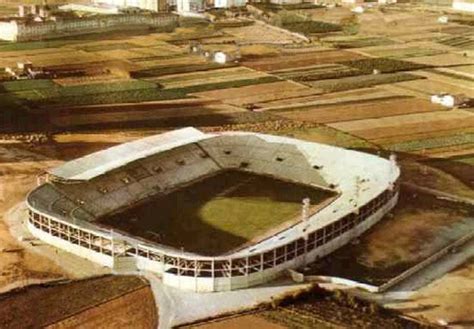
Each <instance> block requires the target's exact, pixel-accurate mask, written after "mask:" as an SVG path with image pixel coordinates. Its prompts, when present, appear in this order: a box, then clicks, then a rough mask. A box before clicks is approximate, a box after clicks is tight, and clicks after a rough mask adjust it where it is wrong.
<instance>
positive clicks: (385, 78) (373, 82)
mask: <svg viewBox="0 0 474 329" xmlns="http://www.w3.org/2000/svg"><path fill="white" fill-rule="evenodd" d="M416 79H420V77H419V76H416V75H413V74H408V73H388V74H370V75H360V76H355V77H347V78H341V79H328V80H320V81H314V82H311V81H309V82H306V83H307V84H309V85H311V86H312V87H314V88H318V89H322V90H324V91H325V92H336V91H344V90H351V89H358V88H367V87H372V86H377V85H381V84H388V83H395V82H402V81H409V80H416Z"/></svg>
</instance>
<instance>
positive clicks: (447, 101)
mask: <svg viewBox="0 0 474 329" xmlns="http://www.w3.org/2000/svg"><path fill="white" fill-rule="evenodd" d="M467 101H468V99H467V98H466V97H465V96H464V95H451V94H445V93H442V94H438V95H432V96H431V102H432V103H433V104H440V105H442V106H445V107H455V106H460V105H463V104H464V103H466V102H467Z"/></svg>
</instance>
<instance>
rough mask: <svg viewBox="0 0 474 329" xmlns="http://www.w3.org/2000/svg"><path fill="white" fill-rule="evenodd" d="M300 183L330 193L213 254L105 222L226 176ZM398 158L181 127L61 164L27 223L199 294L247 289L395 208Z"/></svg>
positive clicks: (35, 195) (31, 200)
mask: <svg viewBox="0 0 474 329" xmlns="http://www.w3.org/2000/svg"><path fill="white" fill-rule="evenodd" d="M229 170H233V171H239V172H246V173H252V174H258V175H264V176H267V177H274V178H278V179H280V180H283V181H286V182H292V183H296V184H303V185H305V186H310V187H314V188H317V189H320V190H324V191H328V192H330V193H332V194H333V195H334V197H332V198H331V199H330V200H329V201H328V202H326V203H325V204H324V206H323V207H319V208H318V209H317V211H314V212H311V213H310V214H309V215H308V216H307V217H305V216H301V218H299V219H298V220H297V221H296V222H294V223H292V225H290V226H287V227H285V229H284V230H280V231H275V230H271V234H268V235H267V236H265V237H264V238H262V239H260V240H258V241H256V242H255V243H252V244H246V245H245V246H243V247H241V248H237V249H235V250H232V252H228V253H223V254H219V255H215V256H205V255H202V254H200V253H196V252H192V251H189V250H183V249H180V248H176V247H173V246H170V245H166V244H162V243H159V242H157V241H152V240H150V239H144V238H143V237H138V236H136V235H133V234H130V233H127V232H126V231H123V230H116V229H114V228H113V227H110V226H107V225H103V224H102V221H103V219H104V218H109V217H110V216H117V215H118V218H120V215H121V214H122V213H123V211H125V210H127V209H130V208H133V207H136V206H137V205H140V204H144V203H146V202H149V201H150V200H152V199H153V198H157V197H160V196H163V195H169V194H170V193H172V192H173V191H176V190H180V189H186V188H188V187H190V186H192V184H193V183H195V182H198V181H201V180H203V179H205V178H208V177H211V176H213V175H216V173H219V172H223V171H229ZM399 174H400V172H399V169H398V166H397V165H396V164H395V161H394V160H393V159H391V160H386V159H383V158H380V157H377V156H373V155H369V154H364V153H360V152H355V151H350V150H345V149H341V148H336V147H332V146H328V145H322V144H317V143H309V142H304V141H300V140H295V139H291V138H286V137H277V136H271V135H263V134H256V133H244V132H226V133H221V134H205V133H202V132H200V131H198V130H196V129H194V128H185V129H180V130H176V131H172V132H168V133H165V134H161V135H157V136H151V137H148V138H144V139H142V140H138V141H135V142H131V143H126V144H122V145H119V146H116V147H113V148H110V149H107V150H104V151H101V152H97V153H94V154H91V155H88V156H86V157H83V158H80V159H77V160H74V161H71V162H68V163H65V164H64V165H62V166H60V167H58V168H54V169H52V170H50V171H49V172H48V175H47V181H46V182H45V183H43V184H42V185H40V186H39V187H38V188H37V189H35V190H34V191H32V192H31V193H30V194H29V196H28V198H27V204H28V207H29V210H30V217H29V222H28V226H29V229H30V230H31V232H32V233H33V234H34V235H36V236H37V237H38V238H40V239H42V240H44V241H46V242H48V243H50V244H52V245H55V246H57V247H59V248H62V249H65V250H68V251H70V252H72V253H75V254H77V255H79V256H82V257H85V258H88V259H90V260H92V261H95V262H98V263H100V264H102V265H105V266H109V267H112V268H116V269H118V268H124V265H125V267H126V268H127V269H129V270H130V269H131V270H149V271H153V272H155V273H158V274H159V275H161V276H162V277H163V281H164V283H165V284H168V285H171V286H175V287H179V288H183V289H191V290H195V291H222V290H231V289H238V288H244V287H248V286H252V285H256V284H260V283H263V282H267V281H269V280H271V279H272V278H274V277H276V276H278V275H280V274H281V273H282V272H283V271H284V270H285V269H289V268H297V267H299V266H302V265H304V264H306V263H307V262H310V261H313V260H315V259H316V258H318V257H323V256H324V255H327V254H328V253H330V252H332V251H333V250H335V249H337V248H338V247H340V246H342V245H344V244H346V243H347V242H349V241H350V240H352V239H354V238H355V237H357V236H358V235H360V234H361V233H363V232H364V231H365V230H367V229H368V228H369V227H371V226H372V225H373V224H375V223H376V222H377V221H378V220H380V219H381V218H382V216H383V215H384V214H386V213H387V212H388V211H389V210H390V209H391V208H392V207H393V206H394V205H395V204H396V202H397V199H398V187H397V184H396V182H397V179H398V177H399Z"/></svg>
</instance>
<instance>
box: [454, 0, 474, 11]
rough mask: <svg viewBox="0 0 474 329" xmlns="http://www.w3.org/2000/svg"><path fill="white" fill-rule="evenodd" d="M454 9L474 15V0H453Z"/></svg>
mask: <svg viewBox="0 0 474 329" xmlns="http://www.w3.org/2000/svg"><path fill="white" fill-rule="evenodd" d="M453 9H454V10H459V11H467V12H470V13H473V12H474V0H453Z"/></svg>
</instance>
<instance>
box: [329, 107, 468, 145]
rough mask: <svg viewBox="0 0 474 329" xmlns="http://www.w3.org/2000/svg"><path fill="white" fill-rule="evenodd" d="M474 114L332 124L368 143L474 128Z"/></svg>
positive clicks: (458, 112) (432, 114)
mask: <svg viewBox="0 0 474 329" xmlns="http://www.w3.org/2000/svg"><path fill="white" fill-rule="evenodd" d="M473 125H474V114H473V113H470V112H468V111H463V110H456V111H449V112H448V111H438V112H430V113H415V114H408V115H401V116H394V117H388V118H378V119H366V120H355V121H347V122H339V123H332V124H330V126H331V127H333V128H336V129H340V130H342V131H345V132H349V133H351V134H354V135H356V136H359V137H362V138H366V139H369V140H376V139H380V138H388V137H395V136H404V135H408V134H420V133H429V132H435V133H436V132H438V131H443V130H444V131H449V130H451V131H454V132H455V131H456V130H457V129H462V128H471V127H472V126H473Z"/></svg>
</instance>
